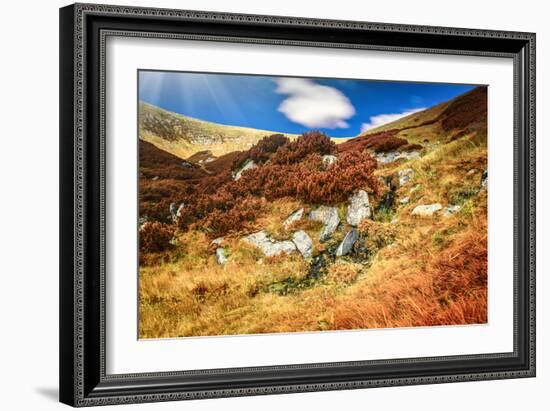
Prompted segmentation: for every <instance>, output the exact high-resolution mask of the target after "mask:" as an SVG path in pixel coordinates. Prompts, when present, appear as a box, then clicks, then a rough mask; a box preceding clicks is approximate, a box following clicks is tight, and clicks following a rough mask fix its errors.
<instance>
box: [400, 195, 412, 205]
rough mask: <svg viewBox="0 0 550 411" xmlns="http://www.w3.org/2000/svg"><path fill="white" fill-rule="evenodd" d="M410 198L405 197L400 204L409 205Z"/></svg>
mask: <svg viewBox="0 0 550 411" xmlns="http://www.w3.org/2000/svg"><path fill="white" fill-rule="evenodd" d="M409 201H410V198H409V197H403V198H402V199H401V200H399V204H403V205H405V204H409Z"/></svg>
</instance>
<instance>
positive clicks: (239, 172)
mask: <svg viewBox="0 0 550 411" xmlns="http://www.w3.org/2000/svg"><path fill="white" fill-rule="evenodd" d="M256 167H258V165H257V164H256V163H255V162H254V160H251V159H248V160H246V161H245V162H244V164H243V165H242V166H241V167H240V168H239V169H238V170H237V171H235V172H234V173H233V180H235V181H237V180H238V179H239V178H241V177H242V175H243V173H244V172H245V171H246V170H252V169H253V168H256Z"/></svg>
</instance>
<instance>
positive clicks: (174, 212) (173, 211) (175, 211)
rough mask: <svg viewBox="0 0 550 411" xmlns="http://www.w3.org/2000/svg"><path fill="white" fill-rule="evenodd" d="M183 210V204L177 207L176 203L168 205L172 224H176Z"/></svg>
mask: <svg viewBox="0 0 550 411" xmlns="http://www.w3.org/2000/svg"><path fill="white" fill-rule="evenodd" d="M184 208H185V203H180V205H177V204H176V203H170V217H172V221H173V222H176V221H177V220H178V218H180V217H181V214H182V212H183V209H184Z"/></svg>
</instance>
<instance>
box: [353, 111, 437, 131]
mask: <svg viewBox="0 0 550 411" xmlns="http://www.w3.org/2000/svg"><path fill="white" fill-rule="evenodd" d="M425 109H426V108H425V107H419V108H413V109H410V110H405V111H403V112H402V113H393V114H378V115H377V116H372V117H371V118H370V122H368V123H363V124H362V125H361V133H362V132H364V131H367V130H369V129H371V128H375V127H378V126H381V125H382V124H387V123H391V122H392V121H395V120H399V119H400V118H403V117H406V116H408V115H410V114H413V113H416V112H418V111H422V110H425Z"/></svg>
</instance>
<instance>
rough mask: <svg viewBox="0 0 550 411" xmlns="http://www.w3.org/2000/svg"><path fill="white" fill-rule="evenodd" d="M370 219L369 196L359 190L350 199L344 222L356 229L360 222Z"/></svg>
mask: <svg viewBox="0 0 550 411" xmlns="http://www.w3.org/2000/svg"><path fill="white" fill-rule="evenodd" d="M370 217H371V209H370V204H369V195H368V194H367V192H366V191H364V190H359V191H358V192H356V193H355V194H353V195H352V196H351V197H350V204H349V206H348V212H347V215H346V221H347V222H348V224H349V225H352V226H355V227H357V226H358V225H359V224H360V223H361V221H363V220H364V219H365V218H370Z"/></svg>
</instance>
